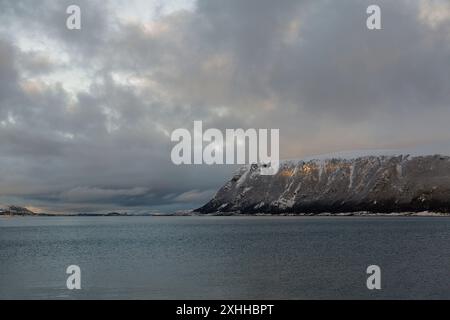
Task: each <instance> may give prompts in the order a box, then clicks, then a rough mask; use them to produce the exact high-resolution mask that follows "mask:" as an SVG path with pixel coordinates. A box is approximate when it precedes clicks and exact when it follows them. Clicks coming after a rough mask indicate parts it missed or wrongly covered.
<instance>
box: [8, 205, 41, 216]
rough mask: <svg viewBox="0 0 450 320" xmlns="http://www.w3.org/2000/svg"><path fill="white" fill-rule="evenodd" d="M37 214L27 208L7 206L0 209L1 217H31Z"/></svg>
mask: <svg viewBox="0 0 450 320" xmlns="http://www.w3.org/2000/svg"><path fill="white" fill-rule="evenodd" d="M34 214H35V213H34V212H33V211H31V210H28V209H27V208H23V207H18V206H7V207H5V208H0V215H13V216H31V215H34Z"/></svg>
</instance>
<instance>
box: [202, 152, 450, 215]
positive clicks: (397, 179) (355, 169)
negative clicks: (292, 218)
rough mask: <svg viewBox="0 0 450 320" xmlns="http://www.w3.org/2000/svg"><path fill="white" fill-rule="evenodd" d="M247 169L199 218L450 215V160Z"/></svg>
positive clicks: (365, 160) (386, 159) (407, 158)
mask: <svg viewBox="0 0 450 320" xmlns="http://www.w3.org/2000/svg"><path fill="white" fill-rule="evenodd" d="M259 172H260V166H259V165H257V164H253V165H247V166H244V167H242V168H241V169H240V170H239V171H238V172H237V173H236V174H235V175H234V176H233V177H232V179H231V180H229V181H228V182H227V183H226V184H225V185H224V186H223V187H222V188H221V189H220V190H219V191H218V192H217V193H216V195H215V196H214V197H213V199H211V200H210V201H209V202H208V203H206V204H205V205H204V206H202V207H200V208H198V209H195V210H194V212H197V213H200V214H210V213H244V214H258V213H270V214H284V213H305V214H322V213H326V212H329V213H335V214H337V213H346V212H347V213H348V212H369V213H376V212H381V213H393V212H422V211H434V212H445V213H448V212H450V157H449V156H446V155H439V154H434V155H420V156H411V155H409V154H400V155H368V156H360V157H356V158H350V159H349V158H339V157H332V158H328V159H306V160H288V161H282V162H281V165H280V170H279V171H278V173H277V174H276V175H274V176H262V175H260V174H259Z"/></svg>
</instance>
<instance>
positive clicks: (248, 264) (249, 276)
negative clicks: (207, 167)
mask: <svg viewBox="0 0 450 320" xmlns="http://www.w3.org/2000/svg"><path fill="white" fill-rule="evenodd" d="M69 265H78V266H79V267H80V268H81V287H82V288H81V290H68V289H67V287H66V279H67V277H68V275H67V274H66V268H67V267H68V266H69ZM369 265H378V266H379V267H380V268H381V286H382V288H381V290H368V289H367V287H366V279H367V277H368V276H369V275H367V274H366V268H367V267H368V266H369ZM0 299H450V218H446V217H13V218H8V217H0Z"/></svg>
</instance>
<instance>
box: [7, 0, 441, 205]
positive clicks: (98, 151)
mask: <svg viewBox="0 0 450 320" xmlns="http://www.w3.org/2000/svg"><path fill="white" fill-rule="evenodd" d="M378 3H379V5H380V6H381V8H382V23H383V30H381V31H369V30H367V29H366V27H365V19H366V14H365V9H366V7H367V6H368V5H369V4H372V2H371V1H365V0H364V1H351V0H346V1H339V3H336V2H332V1H326V0H323V1H277V2H274V1H268V0H263V1H261V0H258V1H256V0H246V1H238V0H229V1H220V0H200V1H198V3H197V5H196V6H195V10H194V11H188V10H183V11H177V12H173V13H171V14H169V15H160V16H157V17H156V18H155V19H154V20H153V21H147V22H143V21H139V20H138V19H130V20H129V21H121V20H118V19H117V15H118V13H117V12H116V10H117V7H116V6H115V2H114V1H108V2H107V3H105V2H104V1H86V0H83V1H75V2H74V1H65V0H64V1H51V0H45V1H40V3H39V5H36V4H35V2H34V1H26V0H21V1H14V2H12V1H0V17H1V19H2V21H3V23H2V26H1V27H0V39H2V40H0V81H1V86H0V122H1V123H2V124H1V125H0V135H1V140H0V152H1V153H0V176H1V177H2V178H0V195H1V197H3V198H4V199H14V202H18V204H23V203H20V202H21V201H22V200H23V201H24V202H26V203H27V202H29V203H30V204H31V205H36V206H37V205H40V206H42V207H43V208H52V206H53V207H54V208H57V209H58V210H64V208H67V209H68V210H89V208H92V209H93V210H99V209H101V208H114V207H116V206H118V207H134V208H136V210H141V209H145V208H155V207H158V208H165V210H172V209H174V208H181V207H182V206H183V205H184V206H185V207H195V206H197V205H199V204H201V202H202V201H204V200H205V199H206V198H207V197H209V196H210V195H211V193H212V190H215V189H216V188H217V187H219V186H220V185H221V183H222V182H223V181H224V180H225V179H226V178H228V177H229V175H230V173H231V172H232V171H233V170H234V169H235V167H226V166H224V167H220V166H218V167H196V166H194V167H176V166H174V165H173V164H172V163H171V162H170V158H169V157H170V149H171V146H172V144H171V143H170V140H169V137H168V134H169V133H170V132H171V131H172V130H173V129H175V128H178V127H186V128H188V129H191V127H192V121H194V120H203V121H204V124H205V127H216V128H219V129H225V128H239V127H242V128H249V127H253V128H280V131H281V154H282V156H283V157H299V156H303V155H307V154H311V153H321V152H325V153H326V152H332V151H338V150H345V149H351V148H387V147H394V148H398V147H402V146H408V147H410V146H413V145H415V144H419V143H420V144H426V143H430V142H436V141H444V140H448V139H449V138H450V129H449V127H448V125H447V124H446V119H448V117H449V116H450V109H449V108H448V103H449V94H450V88H449V86H450V64H449V63H448V61H450V37H449V36H448V34H449V32H448V31H450V18H448V19H447V18H446V16H445V15H443V14H441V15H439V16H438V17H439V19H438V20H436V18H435V17H436V15H433V12H432V10H433V7H424V4H423V1H420V0H416V1H406V0H405V1H396V2H392V1H384V0H382V1H378ZM69 4H78V5H80V7H81V8H82V19H83V25H82V30H81V31H75V32H73V31H69V30H67V29H66V28H65V19H66V17H67V15H66V14H65V8H66V7H67V5H69ZM424 8H425V9H424ZM424 10H425V11H424ZM430 10H431V11H430ZM449 12H450V11H449ZM449 17H450V15H449ZM433 19H434V20H433ZM435 20H436V21H435ZM30 34H34V35H35V36H36V37H37V38H39V41H40V42H41V43H42V44H47V43H48V44H49V45H50V46H49V48H50V49H47V50H48V51H45V50H46V49H45V46H44V49H42V48H39V50H31V51H30V50H23V49H22V48H21V47H20V45H21V42H20V41H19V40H20V39H21V37H23V36H24V35H28V36H29V35H30ZM54 49H55V50H54ZM46 54H47V55H46ZM60 55H66V56H67V57H68V59H69V61H68V62H65V63H63V64H61V62H60V61H55V60H53V58H54V57H55V56H56V57H59V56H60ZM79 73H82V74H83V78H81V79H78V74H79ZM52 77H53V79H52ZM65 77H67V78H65ZM54 78H56V79H57V81H53V80H54ZM49 79H50V80H52V81H50V80H49ZM49 81H50V82H49ZM71 83H72V85H73V83H75V84H76V85H77V83H78V85H80V86H83V88H82V89H80V90H79V91H75V92H73V91H71V90H70V89H68V85H69V84H71ZM85 86H86V87H87V88H85ZM1 197H0V200H2V199H1ZM1 202H5V201H4V200H2V201H1ZM26 203H25V204H26Z"/></svg>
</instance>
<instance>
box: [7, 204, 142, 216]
mask: <svg viewBox="0 0 450 320" xmlns="http://www.w3.org/2000/svg"><path fill="white" fill-rule="evenodd" d="M0 216H41V217H80V216H82V217H120V216H135V215H131V214H128V213H120V212H108V213H67V214H57V213H55V214H53V213H36V212H33V211H31V210H29V209H27V208H24V207H19V206H7V207H6V208H0Z"/></svg>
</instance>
